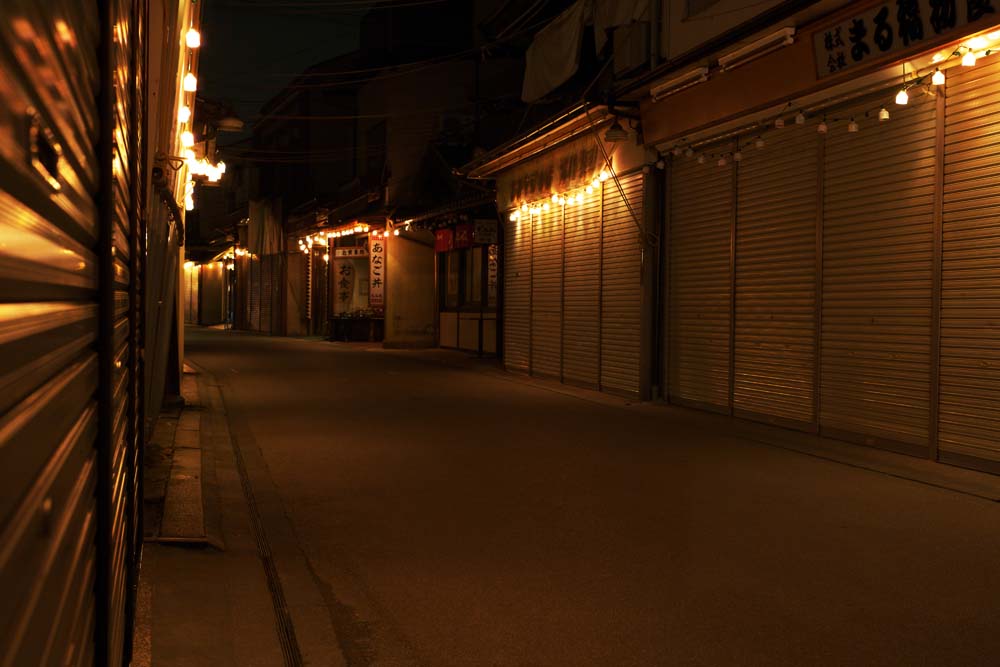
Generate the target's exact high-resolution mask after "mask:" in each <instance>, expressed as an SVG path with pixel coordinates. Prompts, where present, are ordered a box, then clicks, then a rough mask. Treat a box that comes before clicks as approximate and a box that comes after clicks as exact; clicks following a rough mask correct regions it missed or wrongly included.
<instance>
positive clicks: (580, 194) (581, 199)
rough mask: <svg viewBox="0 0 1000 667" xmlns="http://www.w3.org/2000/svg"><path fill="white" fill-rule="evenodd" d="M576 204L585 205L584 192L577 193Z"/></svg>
mask: <svg viewBox="0 0 1000 667" xmlns="http://www.w3.org/2000/svg"><path fill="white" fill-rule="evenodd" d="M576 203H577V204H582V203H583V193H582V192H577V193H576Z"/></svg>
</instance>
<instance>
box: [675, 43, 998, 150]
mask: <svg viewBox="0 0 1000 667" xmlns="http://www.w3.org/2000/svg"><path fill="white" fill-rule="evenodd" d="M992 36H993V33H991V37H992ZM997 36H998V37H1000V34H998V35H997ZM973 47H974V45H973V44H970V45H965V44H963V45H960V46H958V47H956V48H955V50H954V51H952V52H951V53H950V54H948V56H946V57H945V58H941V59H937V58H935V63H936V66H935V68H934V71H933V72H929V71H928V72H926V73H924V74H922V75H919V76H915V77H914V78H913V79H912V80H910V81H906V80H905V79H906V73H905V68H904V73H903V79H904V83H903V85H902V87H901V88H900V89H899V91H897V93H896V96H895V98H894V101H895V103H896V104H897V105H899V106H904V105H906V104H908V103H909V101H910V93H909V91H910V90H912V89H914V88H917V87H918V86H922V85H923V84H924V82H925V81H926V80H927V78H928V77H930V85H931V86H933V87H938V86H943V85H944V82H945V74H944V72H942V71H941V66H942V65H944V64H945V63H947V62H948V61H949V60H951V59H952V58H961V59H962V60H961V64H962V66H964V67H974V66H975V65H976V62H977V60H978V58H979V57H980V56H977V55H976V50H975V49H974V48H973ZM994 50H995V49H986V50H985V51H983V52H982V57H986V56H988V55H990V54H991V53H992V52H993V51H994ZM924 92H927V91H926V87H925V88H924ZM792 108H793V103H792V102H788V103H787V104H785V106H784V107H782V109H781V110H780V111H779V112H778V113H777V114H775V115H774V116H771V117H769V118H768V119H767V120H764V121H761V122H760V123H758V124H757V126H756V127H758V128H770V127H774V128H776V129H781V128H783V127H785V117H786V116H787V114H788V113H789V111H790V110H791V109H792ZM876 116H877V118H878V120H879V122H885V121H887V120H889V116H890V114H889V110H888V108H886V105H884V104H880V105H879V106H877V107H872V108H871V109H868V110H866V111H864V112H861V113H857V114H855V115H852V116H848V117H844V118H841V117H836V116H834V117H829V116H827V114H823V116H822V119H821V120H820V122H819V123H818V124H817V125H816V131H817V132H819V133H820V134H826V133H827V132H829V130H830V125H831V124H833V123H839V122H842V121H844V120H847V121H848V122H847V131H848V132H851V133H854V132H858V131H859V130H860V125H859V124H858V122H857V118H858V117H861V118H870V117H876ZM806 120H807V117H806V114H805V112H804V111H802V110H801V109H799V110H797V111H796V113H795V116H794V117H793V118H792V122H793V123H794V124H795V125H805V124H806ZM752 141H753V145H754V147H755V148H764V145H765V143H766V142H765V141H764V137H763V136H762V135H760V134H758V135H757V136H755V137H753V139H752ZM738 146H739V144H737V149H736V150H733V151H724V152H720V153H699V152H696V151H695V150H694V148H693V147H692V146H683V145H677V146H674V147H673V149H672V150H671V153H672V154H673V155H674V157H679V156H681V155H684V156H685V157H689V158H690V157H695V156H696V155H697V160H698V163H699V164H704V163H705V162H706V161H716V163H717V164H718V166H720V167H724V166H726V164H728V161H729V160H730V159H732V160H733V161H734V162H739V161H741V160H742V159H743V153H742V151H741V150H740V149H739V147H738Z"/></svg>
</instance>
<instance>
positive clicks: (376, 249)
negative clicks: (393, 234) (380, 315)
mask: <svg viewBox="0 0 1000 667" xmlns="http://www.w3.org/2000/svg"><path fill="white" fill-rule="evenodd" d="M386 241H387V239H383V238H377V237H376V238H373V239H372V240H371V252H370V256H371V260H370V261H369V262H368V266H369V278H370V280H371V282H370V285H369V288H368V305H369V306H371V307H372V308H374V309H375V310H381V309H382V308H383V307H385V244H386Z"/></svg>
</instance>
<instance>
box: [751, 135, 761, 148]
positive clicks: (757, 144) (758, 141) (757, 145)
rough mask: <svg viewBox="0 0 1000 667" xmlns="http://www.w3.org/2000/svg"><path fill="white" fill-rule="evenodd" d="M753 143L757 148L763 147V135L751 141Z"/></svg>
mask: <svg viewBox="0 0 1000 667" xmlns="http://www.w3.org/2000/svg"><path fill="white" fill-rule="evenodd" d="M753 145H754V146H756V147H757V148H763V147H764V138H763V137H757V140H756V141H754V142H753Z"/></svg>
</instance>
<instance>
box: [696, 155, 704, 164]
mask: <svg viewBox="0 0 1000 667" xmlns="http://www.w3.org/2000/svg"><path fill="white" fill-rule="evenodd" d="M698 164H705V156H704V155H699V156H698Z"/></svg>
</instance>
